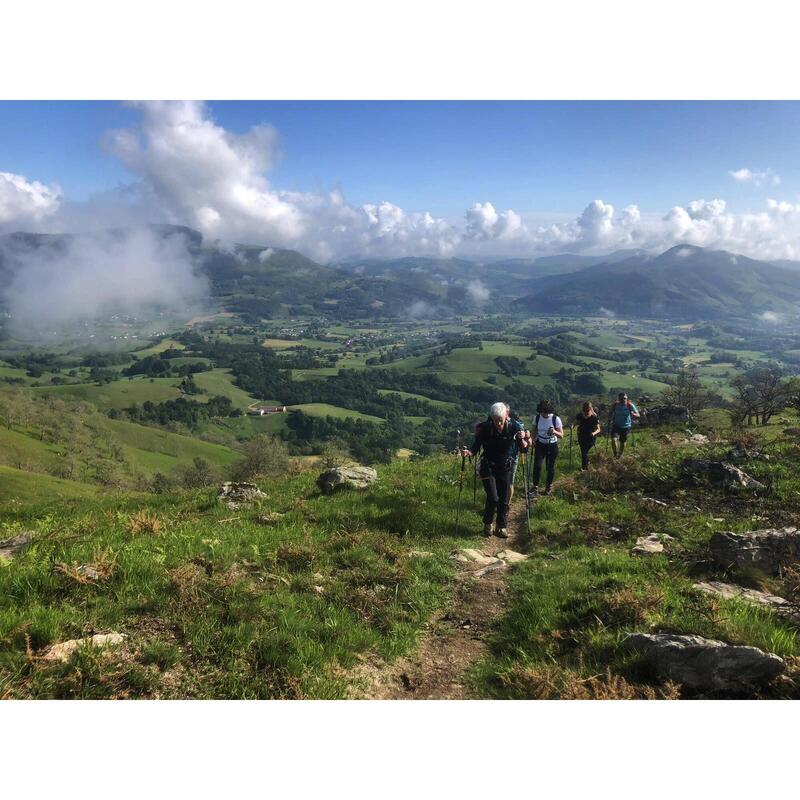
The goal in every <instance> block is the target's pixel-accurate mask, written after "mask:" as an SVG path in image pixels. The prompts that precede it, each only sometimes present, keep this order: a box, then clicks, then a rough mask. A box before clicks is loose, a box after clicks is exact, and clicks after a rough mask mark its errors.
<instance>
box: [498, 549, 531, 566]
mask: <svg viewBox="0 0 800 800" xmlns="http://www.w3.org/2000/svg"><path fill="white" fill-rule="evenodd" d="M497 557H498V558H499V559H500V560H501V561H505V562H506V564H517V563H519V562H520V561H525V560H526V559H527V558H528V556H526V555H523V554H522V553H518V552H516V550H501V551H500V552H499V553H498V554H497Z"/></svg>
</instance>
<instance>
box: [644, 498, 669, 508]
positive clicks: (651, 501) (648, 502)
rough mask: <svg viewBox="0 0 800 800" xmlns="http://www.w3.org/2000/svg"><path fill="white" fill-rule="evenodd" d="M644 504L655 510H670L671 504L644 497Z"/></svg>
mask: <svg viewBox="0 0 800 800" xmlns="http://www.w3.org/2000/svg"><path fill="white" fill-rule="evenodd" d="M642 503H644V505H646V506H649V507H650V508H652V509H653V510H661V509H664V508H669V504H667V503H665V502H664V501H663V500H657V499H656V498H655V497H643V498H642Z"/></svg>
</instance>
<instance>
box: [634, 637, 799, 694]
mask: <svg viewBox="0 0 800 800" xmlns="http://www.w3.org/2000/svg"><path fill="white" fill-rule="evenodd" d="M625 644H626V646H627V647H629V648H631V649H633V650H637V651H639V652H640V653H642V654H643V655H644V657H645V658H646V660H647V662H648V663H649V664H650V666H651V667H652V668H653V669H654V670H655V672H656V673H657V674H658V675H659V677H661V678H665V679H669V680H673V681H676V682H677V683H680V684H683V685H684V686H687V687H689V688H691V689H698V690H701V691H738V690H742V689H747V688H750V687H752V686H763V685H765V684H767V683H769V682H770V681H772V680H773V679H774V678H776V677H777V676H778V675H780V674H781V673H782V672H783V671H784V669H785V668H786V664H785V663H784V661H783V659H782V658H780V657H778V656H776V655H775V654H774V653H765V652H764V651H763V650H759V649H758V648H757V647H742V646H738V645H729V644H726V643H725V642H720V641H717V640H716V639H705V638H704V637H702V636H696V635H694V634H689V635H677V634H671V633H632V634H629V635H628V636H627V637H626V639H625Z"/></svg>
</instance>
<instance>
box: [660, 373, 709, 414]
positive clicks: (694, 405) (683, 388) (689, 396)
mask: <svg viewBox="0 0 800 800" xmlns="http://www.w3.org/2000/svg"><path fill="white" fill-rule="evenodd" d="M661 399H662V400H663V401H664V402H665V403H669V404H670V405H676V406H686V408H687V409H688V410H689V413H690V414H694V413H695V412H696V411H700V410H701V409H703V408H706V407H707V406H708V405H710V403H711V402H712V401H713V400H715V399H716V395H715V394H714V393H713V392H711V391H709V390H708V389H706V388H705V387H704V386H703V384H702V383H701V382H700V376H699V375H698V374H697V369H695V368H693V367H682V368H681V369H679V370H678V374H677V376H676V378H675V382H674V383H673V384H672V385H671V386H670V387H669V388H668V389H665V390H664V391H663V392H662V393H661Z"/></svg>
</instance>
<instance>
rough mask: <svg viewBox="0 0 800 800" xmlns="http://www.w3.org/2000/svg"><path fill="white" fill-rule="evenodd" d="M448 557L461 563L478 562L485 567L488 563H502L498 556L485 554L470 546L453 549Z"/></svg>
mask: <svg viewBox="0 0 800 800" xmlns="http://www.w3.org/2000/svg"><path fill="white" fill-rule="evenodd" d="M450 557H451V558H452V559H453V560H454V561H460V562H461V563H462V564H470V563H472V564H480V565H481V566H482V567H486V566H488V565H489V564H497V563H503V562H501V561H500V559H499V558H495V557H494V556H487V555H486V553H482V552H481V551H480V550H473V549H471V548H464V549H463V550H454V551H453V552H452V553H451V554H450Z"/></svg>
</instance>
